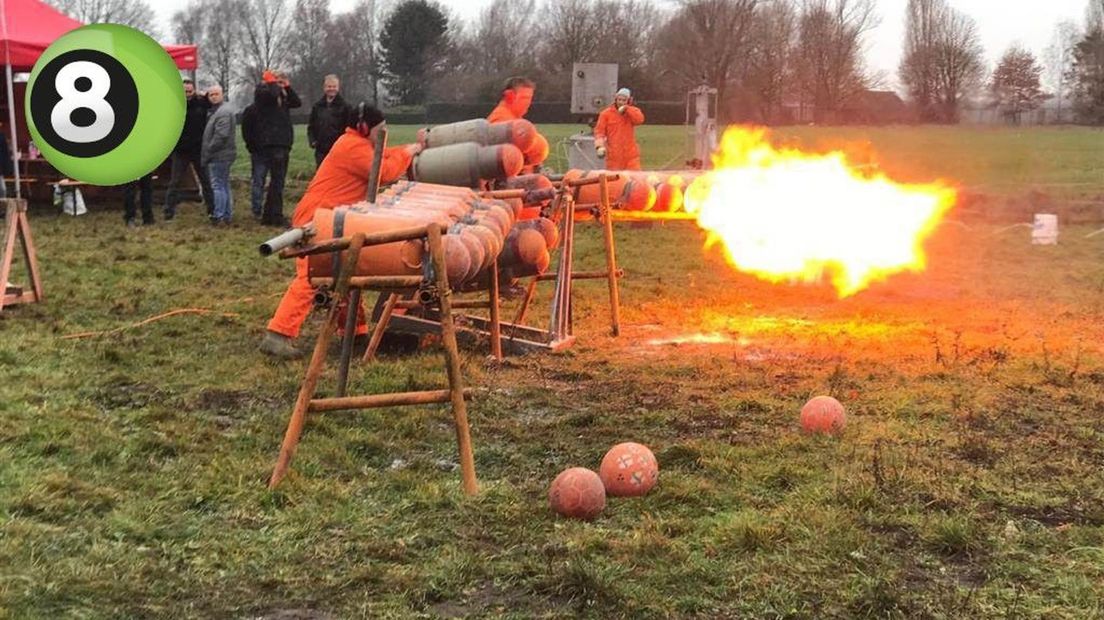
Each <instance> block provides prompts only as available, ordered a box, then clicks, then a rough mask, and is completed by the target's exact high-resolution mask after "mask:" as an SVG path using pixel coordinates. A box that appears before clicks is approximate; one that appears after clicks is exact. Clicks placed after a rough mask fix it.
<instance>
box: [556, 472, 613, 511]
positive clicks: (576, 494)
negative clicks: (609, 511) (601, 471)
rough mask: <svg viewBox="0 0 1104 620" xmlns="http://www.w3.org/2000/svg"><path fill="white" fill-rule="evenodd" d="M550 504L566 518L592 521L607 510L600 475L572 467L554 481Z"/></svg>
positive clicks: (604, 490) (604, 491)
mask: <svg viewBox="0 0 1104 620" xmlns="http://www.w3.org/2000/svg"><path fill="white" fill-rule="evenodd" d="M548 503H549V504H550V505H551V506H552V510H554V511H556V512H557V513H559V514H561V515H563V516H565V517H570V518H572V519H582V520H584V521H590V520H591V519H593V518H594V517H597V516H598V514H599V513H600V512H602V511H603V510H604V509H605V508H606V489H605V487H603V486H602V479H601V478H599V477H598V474H596V473H594V472H592V471H590V470H589V469H587V468H585V467H572V468H570V469H565V470H563V471H562V472H560V475H558V476H556V479H555V480H553V481H552V486H551V487H549V489H548Z"/></svg>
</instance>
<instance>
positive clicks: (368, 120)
mask: <svg viewBox="0 0 1104 620" xmlns="http://www.w3.org/2000/svg"><path fill="white" fill-rule="evenodd" d="M384 120H385V119H384V118H383V112H380V110H379V108H377V107H376V106H374V105H372V104H370V103H368V102H367V101H361V102H360V103H358V104H357V106H356V107H355V108H353V110H352V114H350V115H349V127H352V128H353V129H356V128H357V127H358V126H359V125H360V124H361V123H364V124H366V125H368V128H369V129H371V128H372V127H375V126H376V125H379V124H380V123H382V122H383V121H384Z"/></svg>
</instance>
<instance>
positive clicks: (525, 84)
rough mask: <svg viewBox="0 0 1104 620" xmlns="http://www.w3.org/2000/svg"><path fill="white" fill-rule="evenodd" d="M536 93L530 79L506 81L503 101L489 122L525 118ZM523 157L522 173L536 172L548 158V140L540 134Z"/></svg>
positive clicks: (490, 116)
mask: <svg viewBox="0 0 1104 620" xmlns="http://www.w3.org/2000/svg"><path fill="white" fill-rule="evenodd" d="M535 91H536V84H534V83H533V81H532V80H530V79H529V78H525V77H512V78H510V79H508V80H506V83H505V84H504V85H503V86H502V99H500V100H499V102H498V105H497V106H495V109H494V110H491V113H490V114H489V115H488V116H487V120H488V121H490V122H491V123H504V122H508V121H515V120H518V119H520V118H523V117H524V116H525V115H526V113H528V112H529V106H530V104H532V103H533V93H534V92H535ZM522 155H524V156H525V168H524V169H523V170H522V172H521V173H522V174H529V173H531V172H534V168H535V167H536V166H538V165H540V164H541V162H543V161H544V160H545V158H547V157H548V140H547V139H546V138H545V137H544V136H543V135H541V134H540V133H538V134H537V137H536V139H535V140H533V145H532V146H531V147H530V148H529V150H528V151H527V152H525V153H522Z"/></svg>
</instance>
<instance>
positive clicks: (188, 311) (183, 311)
mask: <svg viewBox="0 0 1104 620" xmlns="http://www.w3.org/2000/svg"><path fill="white" fill-rule="evenodd" d="M282 295H284V293H283V292H275V293H273V295H265V296H261V297H242V298H238V299H231V300H226V301H220V302H219V303H215V307H219V306H231V304H234V303H250V302H253V301H256V300H257V299H272V298H274V297H280V296H282ZM178 314H219V316H221V317H223V318H225V319H236V318H237V317H238V314H237V313H236V312H216V311H215V310H212V309H211V308H178V309H176V310H170V311H168V312H164V313H161V314H157V316H156V317H150V318H148V319H144V320H141V321H138V322H137V323H131V324H129V325H123V327H120V328H115V329H110V330H104V331H94V332H81V333H73V334H68V335H63V336H62V340H74V339H78V338H92V336H96V335H110V334H115V333H119V332H123V331H125V330H129V329H134V328H140V327H142V325H145V324H148V323H152V322H155V321H160V320H161V319H168V318H169V317H176V316H178Z"/></svg>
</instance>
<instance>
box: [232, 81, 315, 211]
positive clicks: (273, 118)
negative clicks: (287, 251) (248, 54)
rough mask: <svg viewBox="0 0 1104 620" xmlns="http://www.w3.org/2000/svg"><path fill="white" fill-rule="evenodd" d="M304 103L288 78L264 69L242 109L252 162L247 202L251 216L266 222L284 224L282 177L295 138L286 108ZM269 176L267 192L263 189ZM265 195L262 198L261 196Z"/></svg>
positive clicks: (243, 134) (243, 133)
mask: <svg viewBox="0 0 1104 620" xmlns="http://www.w3.org/2000/svg"><path fill="white" fill-rule="evenodd" d="M301 105H303V102H302V100H301V99H299V95H298V94H297V93H296V92H295V90H294V89H292V87H291V83H290V82H288V79H287V78H286V77H285V76H283V75H281V74H279V73H276V72H275V71H271V70H266V71H265V72H264V75H262V76H261V83H260V84H258V85H257V88H256V89H255V90H254V93H253V104H252V105H251V106H249V107H248V108H246V110H245V111H244V112H242V139H243V140H244V141H245V146H246V149H247V150H248V151H249V155H250V162H251V164H252V168H253V171H252V172H253V173H252V175H251V176H252V182H251V184H250V206H251V207H252V210H253V216H254V217H256V218H258V219H260V220H261V223H262V224H265V225H268V226H286V225H287V220H286V219H285V218H284V180H285V179H286V178H287V168H288V159H289V157H290V154H291V145H292V142H294V140H295V136H294V131H293V128H292V125H291V113H290V112H289V110H291V109H293V108H298V107H299V106H301ZM265 176H268V177H269V180H268V192H267V193H265V191H264V184H265ZM262 195H263V196H264V202H263V203H262V201H261V196H262Z"/></svg>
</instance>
